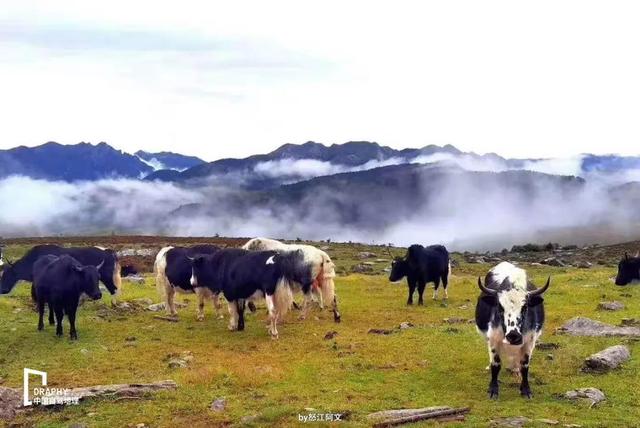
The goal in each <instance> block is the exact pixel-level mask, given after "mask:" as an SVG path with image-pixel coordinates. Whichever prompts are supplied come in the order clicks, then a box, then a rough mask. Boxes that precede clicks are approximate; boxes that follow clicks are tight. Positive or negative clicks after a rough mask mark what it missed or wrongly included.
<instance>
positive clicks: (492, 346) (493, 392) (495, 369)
mask: <svg viewBox="0 0 640 428" xmlns="http://www.w3.org/2000/svg"><path fill="white" fill-rule="evenodd" d="M500 341H501V339H500V335H494V336H493V337H489V341H488V345H489V367H490V368H491V382H489V391H488V392H489V398H490V399H497V398H498V394H499V386H498V374H499V373H500V368H501V367H502V366H501V361H500Z"/></svg>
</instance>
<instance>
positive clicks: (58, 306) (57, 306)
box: [53, 303, 64, 337]
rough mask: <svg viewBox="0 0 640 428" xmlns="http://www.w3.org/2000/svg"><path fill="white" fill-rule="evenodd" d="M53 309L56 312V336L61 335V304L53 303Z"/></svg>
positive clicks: (62, 313)
mask: <svg viewBox="0 0 640 428" xmlns="http://www.w3.org/2000/svg"><path fill="white" fill-rule="evenodd" d="M53 309H54V311H55V314H56V336H58V337H61V336H62V318H63V317H64V312H63V309H62V304H60V303H58V304H54V305H53Z"/></svg>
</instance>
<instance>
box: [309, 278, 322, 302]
mask: <svg viewBox="0 0 640 428" xmlns="http://www.w3.org/2000/svg"><path fill="white" fill-rule="evenodd" d="M311 292H312V293H313V295H314V296H315V298H316V300H317V301H318V306H320V309H324V301H323V299H322V290H320V283H319V282H318V280H317V279H316V280H314V281H313V284H312V285H311Z"/></svg>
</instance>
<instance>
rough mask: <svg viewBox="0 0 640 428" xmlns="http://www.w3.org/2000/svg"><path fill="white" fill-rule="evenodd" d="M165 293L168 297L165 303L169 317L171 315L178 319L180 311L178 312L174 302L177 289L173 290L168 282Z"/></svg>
mask: <svg viewBox="0 0 640 428" xmlns="http://www.w3.org/2000/svg"><path fill="white" fill-rule="evenodd" d="M165 292H166V293H165V294H166V296H167V300H166V302H165V307H166V308H165V309H166V310H167V312H168V313H169V315H171V316H172V317H177V316H178V311H176V304H175V302H174V298H175V296H176V290H175V288H173V286H172V285H171V284H169V283H168V282H167V283H166V285H165Z"/></svg>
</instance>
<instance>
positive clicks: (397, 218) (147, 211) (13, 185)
mask: <svg viewBox="0 0 640 428" xmlns="http://www.w3.org/2000/svg"><path fill="white" fill-rule="evenodd" d="M280 167H282V165H280ZM315 167H317V165H316V166H315ZM467 167H469V166H468V165H467ZM494 167H495V166H494ZM274 170H275V168H274V169H271V170H269V171H271V172H272V173H273V171H274ZM495 170H498V171H501V169H500V168H494V169H491V170H490V171H495ZM637 189H638V187H635V186H632V187H631V188H630V189H625V191H624V192H622V193H621V192H616V191H613V190H612V188H611V186H610V184H609V183H607V182H606V180H597V179H595V180H586V181H585V180H583V179H580V178H575V177H559V176H553V175H547V174H541V173H535V172H527V171H512V170H502V172H488V171H487V170H483V169H481V168H478V167H477V166H476V171H475V172H471V171H468V170H465V169H462V168H459V167H457V166H451V165H449V164H445V165H444V166H443V164H436V165H426V166H419V165H395V166H393V165H392V166H389V167H387V168H380V169H376V170H369V171H362V172H359V173H355V174H341V175H332V176H327V177H322V178H318V179H315V180H311V181H306V182H301V183H297V184H293V185H290V186H283V187H280V188H276V189H272V190H266V191H259V192H250V191H244V190H238V189H237V188H232V187H229V186H216V185H213V184H209V185H207V186H200V187H195V186H189V185H186V184H182V185H179V184H172V183H160V182H145V181H138V180H117V179H116V180H101V181H95V182H80V183H73V184H70V183H63V182H49V181H43V180H34V179H30V178H25V177H9V178H6V179H3V180H0V197H1V198H2V204H1V208H0V236H3V237H17V236H51V235H86V234H107V233H137V234H160V235H170V236H212V235H215V234H220V235H223V236H244V237H252V236H272V237H279V238H289V239H294V238H302V239H313V240H325V239H331V240H334V241H356V242H367V243H393V244H395V245H408V244H411V243H414V242H419V243H424V244H427V243H444V244H445V245H448V246H449V247H450V248H451V249H454V250H487V249H501V248H503V247H510V246H511V245H513V244H516V243H523V242H540V243H541V242H547V241H557V242H560V243H578V244H585V243H596V242H598V243H603V242H612V241H624V240H631V239H634V238H637V237H638V235H640V233H638V232H636V230H640V229H637V228H636V227H635V226H636V225H637V224H638V223H640V210H638V209H637V208H635V206H637V205H634V204H633V203H628V202H627V201H629V198H628V195H629V193H630V192H631V194H635V193H637ZM636 201H637V196H636Z"/></svg>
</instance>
